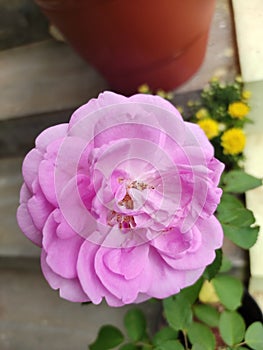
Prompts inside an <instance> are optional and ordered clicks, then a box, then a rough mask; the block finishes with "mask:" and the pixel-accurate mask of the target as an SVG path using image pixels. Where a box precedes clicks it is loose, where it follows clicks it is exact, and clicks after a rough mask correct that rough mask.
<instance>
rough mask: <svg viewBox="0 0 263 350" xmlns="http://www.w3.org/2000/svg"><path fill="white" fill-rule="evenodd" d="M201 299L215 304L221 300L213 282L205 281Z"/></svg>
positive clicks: (205, 302) (206, 302) (200, 293)
mask: <svg viewBox="0 0 263 350" xmlns="http://www.w3.org/2000/svg"><path fill="white" fill-rule="evenodd" d="M199 300H200V301H201V302H202V303H204V304H214V303H218V302H219V301H220V300H219V298H218V296H217V294H216V291H215V287H214V285H213V284H212V282H209V281H207V280H205V281H204V283H203V285H202V288H201V290H200V292H199Z"/></svg>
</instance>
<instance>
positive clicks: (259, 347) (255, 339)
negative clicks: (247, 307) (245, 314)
mask: <svg viewBox="0 0 263 350" xmlns="http://www.w3.org/2000/svg"><path fill="white" fill-rule="evenodd" d="M245 341H246V343H247V345H248V346H250V347H251V348H252V349H254V350H263V325H262V323H261V322H254V323H252V324H251V325H250V326H249V327H248V329H247V331H246V334H245Z"/></svg>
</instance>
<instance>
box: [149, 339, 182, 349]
mask: <svg viewBox="0 0 263 350" xmlns="http://www.w3.org/2000/svg"><path fill="white" fill-rule="evenodd" d="M153 350H184V347H183V345H182V344H181V343H180V342H179V341H178V340H167V341H166V342H164V343H162V344H161V345H159V346H157V347H155V348H153Z"/></svg>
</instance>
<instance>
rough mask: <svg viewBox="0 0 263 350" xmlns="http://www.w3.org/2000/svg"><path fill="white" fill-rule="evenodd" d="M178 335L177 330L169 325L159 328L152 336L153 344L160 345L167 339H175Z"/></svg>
mask: <svg viewBox="0 0 263 350" xmlns="http://www.w3.org/2000/svg"><path fill="white" fill-rule="evenodd" d="M177 337H178V332H177V331H175V330H174V329H172V328H170V327H164V328H162V329H160V330H159V331H158V332H157V333H156V334H155V335H154V337H153V345H155V346H157V345H161V344H162V343H164V342H165V341H167V340H175V339H177Z"/></svg>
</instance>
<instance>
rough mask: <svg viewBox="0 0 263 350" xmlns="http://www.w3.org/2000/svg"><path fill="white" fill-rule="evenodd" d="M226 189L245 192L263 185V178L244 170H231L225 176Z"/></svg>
mask: <svg viewBox="0 0 263 350" xmlns="http://www.w3.org/2000/svg"><path fill="white" fill-rule="evenodd" d="M223 182H224V188H223V189H224V191H225V192H233V193H244V192H246V191H248V190H251V189H253V188H256V187H259V186H261V185H262V180H261V179H258V178H256V177H254V176H252V175H249V174H247V173H245V172H244V171H242V170H232V171H229V172H228V173H227V174H226V175H225V176H224V177H223Z"/></svg>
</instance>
